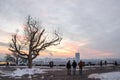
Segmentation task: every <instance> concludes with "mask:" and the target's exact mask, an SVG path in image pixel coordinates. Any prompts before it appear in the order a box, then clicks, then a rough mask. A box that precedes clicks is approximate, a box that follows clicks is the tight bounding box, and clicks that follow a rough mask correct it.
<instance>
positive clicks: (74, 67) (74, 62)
mask: <svg viewBox="0 0 120 80" xmlns="http://www.w3.org/2000/svg"><path fill="white" fill-rule="evenodd" d="M72 67H73V75H75V74H76V67H77V63H76V61H75V60H73V63H72Z"/></svg>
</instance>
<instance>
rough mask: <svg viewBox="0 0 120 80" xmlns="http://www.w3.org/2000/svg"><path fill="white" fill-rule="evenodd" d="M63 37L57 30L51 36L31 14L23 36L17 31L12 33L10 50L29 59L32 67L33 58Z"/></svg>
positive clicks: (58, 42)
mask: <svg viewBox="0 0 120 80" xmlns="http://www.w3.org/2000/svg"><path fill="white" fill-rule="evenodd" d="M61 40H62V38H61V37H60V36H59V34H58V33H57V32H56V31H55V32H54V35H53V34H52V35H51V36H50V35H49V34H48V33H46V30H45V29H44V28H43V27H42V26H41V25H40V24H39V22H37V21H36V20H34V19H32V18H31V17H30V16H28V18H27V22H26V25H25V28H24V35H23V36H22V38H20V36H19V35H18V34H17V33H16V34H14V35H12V39H11V43H10V46H9V50H10V51H12V52H13V53H17V54H18V55H19V56H20V57H22V58H26V59H27V60H28V68H32V60H33V59H35V58H36V57H37V56H38V55H39V52H40V51H41V50H45V49H46V48H47V47H49V46H52V45H54V46H55V45H58V44H60V42H61Z"/></svg>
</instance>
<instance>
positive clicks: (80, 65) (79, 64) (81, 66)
mask: <svg viewBox="0 0 120 80" xmlns="http://www.w3.org/2000/svg"><path fill="white" fill-rule="evenodd" d="M78 66H79V74H80V75H82V69H83V66H84V62H82V61H81V60H80V62H79V63H78Z"/></svg>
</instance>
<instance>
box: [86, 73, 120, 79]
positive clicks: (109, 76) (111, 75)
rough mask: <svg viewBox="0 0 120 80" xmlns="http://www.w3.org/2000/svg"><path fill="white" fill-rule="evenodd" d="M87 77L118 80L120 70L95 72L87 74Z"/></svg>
mask: <svg viewBox="0 0 120 80" xmlns="http://www.w3.org/2000/svg"><path fill="white" fill-rule="evenodd" d="M88 78H94V79H100V80H120V72H108V73H100V74H99V73H95V74H91V75H89V76H88Z"/></svg>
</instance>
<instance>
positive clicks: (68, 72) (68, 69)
mask: <svg viewBox="0 0 120 80" xmlns="http://www.w3.org/2000/svg"><path fill="white" fill-rule="evenodd" d="M66 68H67V75H71V63H70V60H69V61H68V62H67V64H66Z"/></svg>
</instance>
